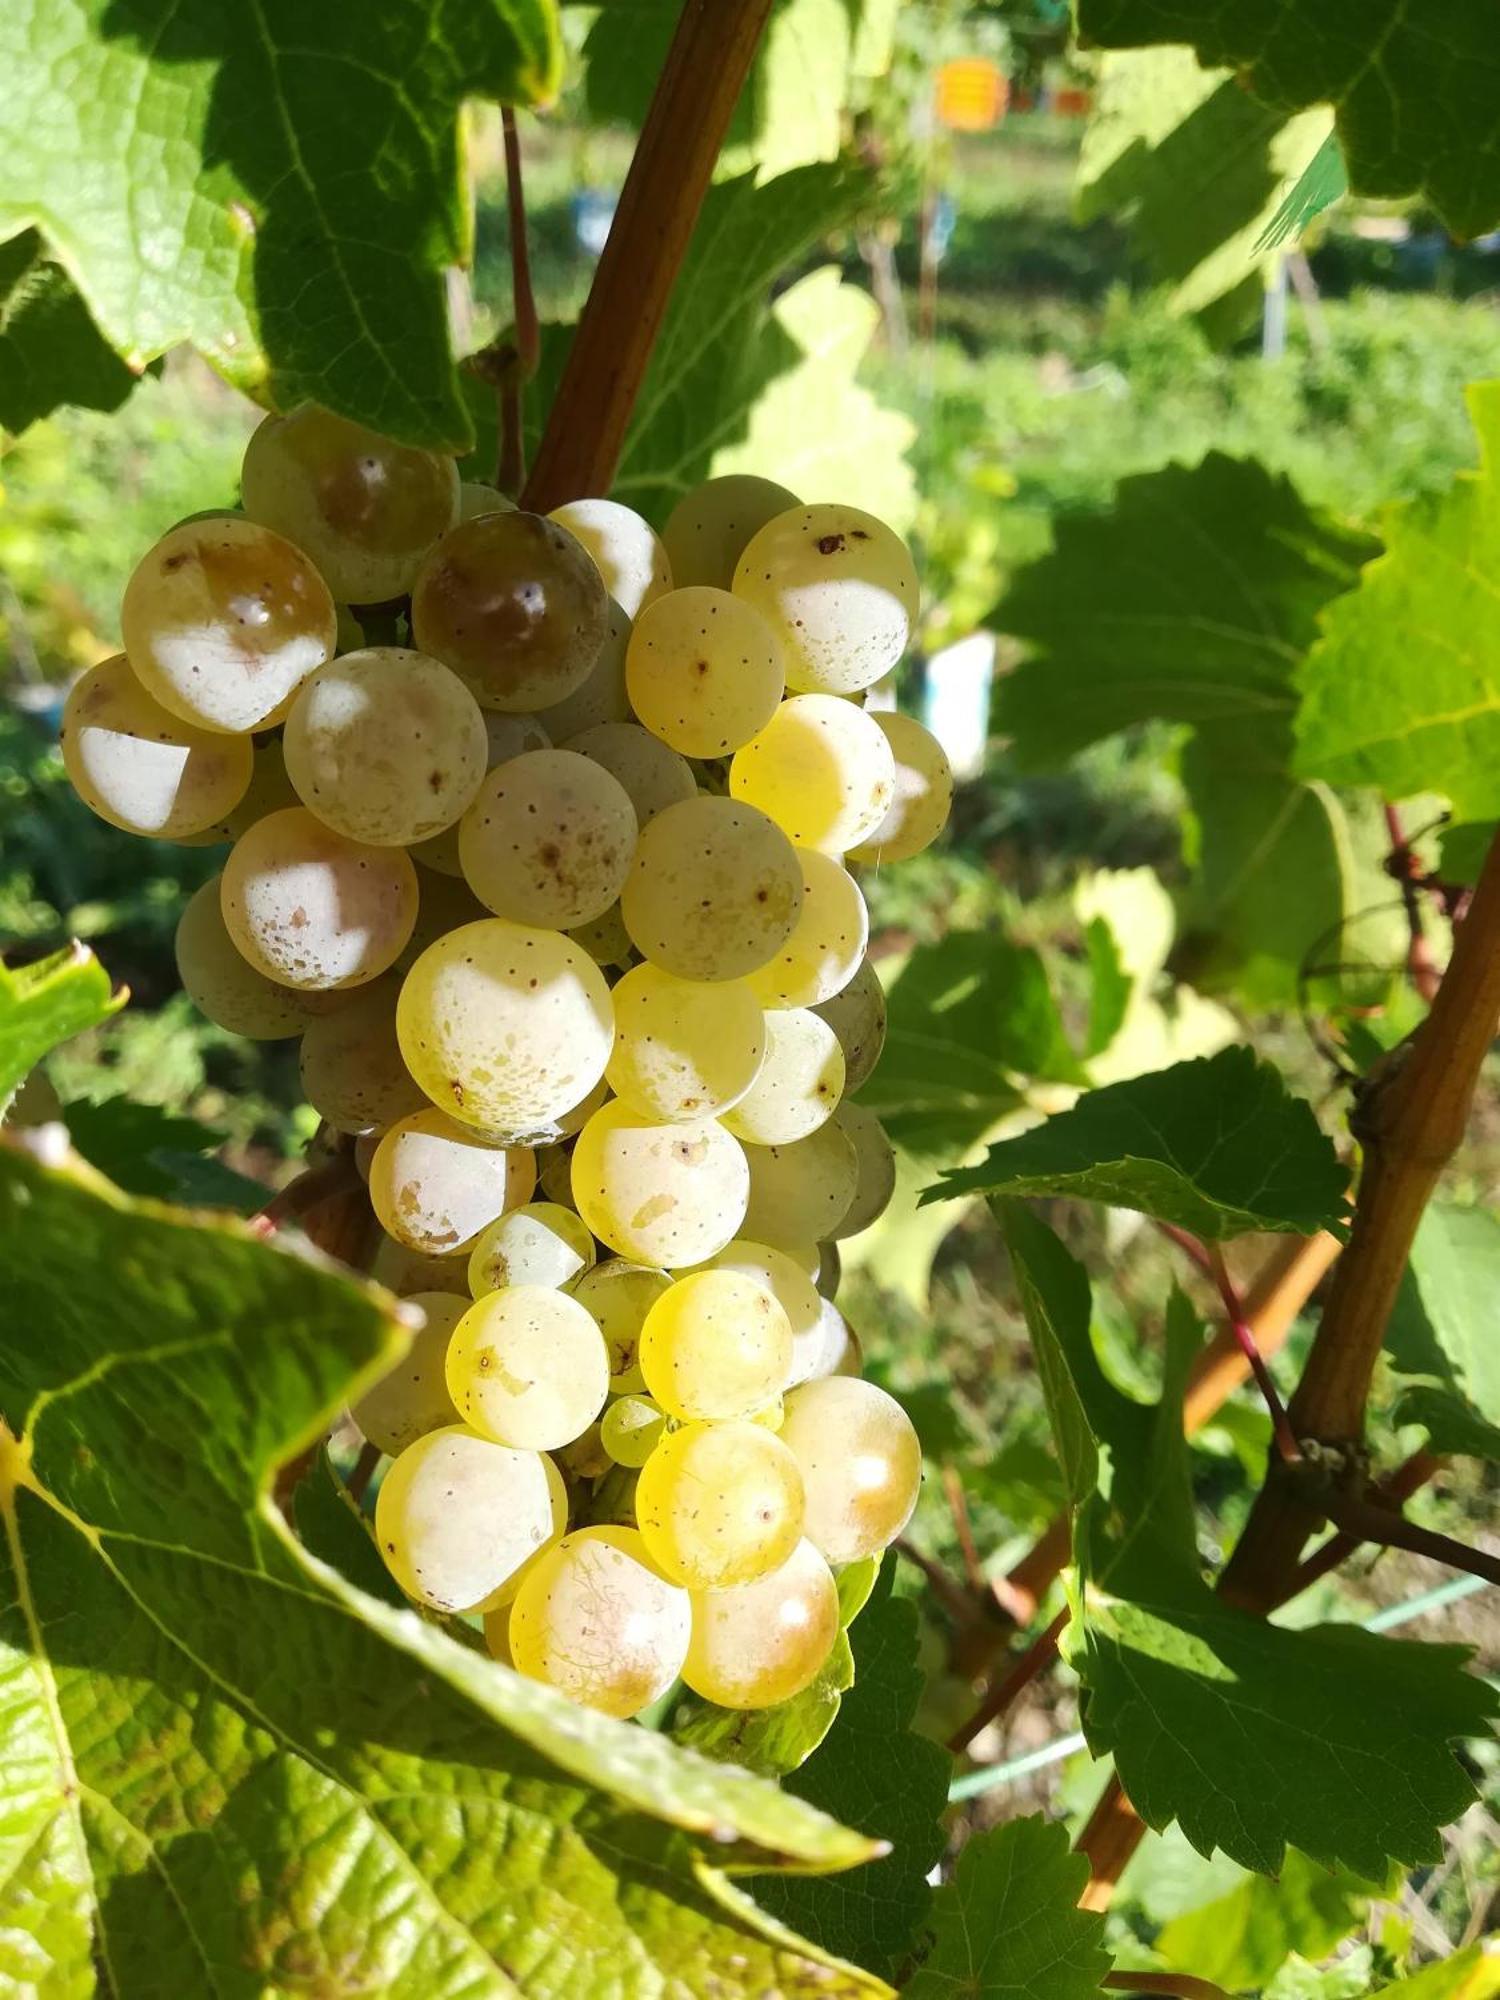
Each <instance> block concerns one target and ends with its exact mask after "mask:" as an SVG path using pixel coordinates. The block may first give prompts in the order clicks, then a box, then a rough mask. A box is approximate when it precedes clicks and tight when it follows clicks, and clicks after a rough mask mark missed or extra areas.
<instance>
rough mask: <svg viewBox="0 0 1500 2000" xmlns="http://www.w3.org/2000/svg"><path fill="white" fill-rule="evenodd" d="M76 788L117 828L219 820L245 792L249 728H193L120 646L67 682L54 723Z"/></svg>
mask: <svg viewBox="0 0 1500 2000" xmlns="http://www.w3.org/2000/svg"><path fill="white" fill-rule="evenodd" d="M58 742H59V744H60V746H61V749H62V760H63V768H64V770H65V771H66V772H67V774H68V779H69V782H70V783H71V784H72V787H73V789H74V791H75V792H77V794H78V796H79V798H81V799H82V800H83V802H84V804H85V805H86V806H87V807H88V808H89V809H90V811H92V812H96V813H97V814H98V815H99V817H100V819H103V820H108V822H109V824H110V825H111V826H117V827H119V828H120V830H121V831H122V832H124V833H142V834H150V835H152V836H154V837H155V838H157V839H159V840H180V839H182V838H183V837H184V836H185V835H191V834H195V833H202V832H204V831H205V830H206V829H207V828H210V827H212V826H213V825H214V824H215V822H216V821H219V820H222V819H223V818H224V816H225V815H226V814H227V813H229V812H231V811H232V810H233V809H234V807H235V805H236V804H237V803H238V801H239V800H240V799H241V798H242V797H243V796H244V793H245V790H246V788H247V787H248V785H249V783H250V773H251V767H252V765H253V762H254V754H255V753H254V751H253V750H252V749H251V746H250V741H249V738H248V737H244V736H225V735H224V734H223V733H222V731H219V730H209V729H200V728H198V727H197V726H196V725H195V724H193V723H191V722H184V721H183V720H182V718H181V717H180V716H178V715H174V714H173V713H172V712H171V710H170V709H166V708H163V707H162V705H161V703H160V702H159V701H157V700H156V699H155V698H154V697H153V696H151V695H149V694H147V692H146V690H145V688H143V687H142V686H141V683H140V682H139V681H138V680H137V679H136V677H135V675H134V674H133V673H132V672H131V671H130V663H129V661H128V660H127V659H126V658H125V655H124V654H123V653H116V654H115V655H114V657H113V658H112V659H108V660H101V661H100V662H99V664H98V666H97V667H90V668H89V670H88V672H87V673H86V674H84V675H82V676H81V677H80V678H79V679H78V680H76V681H75V682H74V683H73V686H72V689H71V690H70V692H69V694H68V699H67V702H66V704H65V706H64V708H63V714H62V725H61V728H60V729H59V731H58Z"/></svg>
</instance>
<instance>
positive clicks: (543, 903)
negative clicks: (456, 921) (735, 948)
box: [458, 750, 636, 930]
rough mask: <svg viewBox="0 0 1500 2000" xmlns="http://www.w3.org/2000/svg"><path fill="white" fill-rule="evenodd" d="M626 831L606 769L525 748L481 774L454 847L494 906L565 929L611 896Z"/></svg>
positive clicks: (616, 889) (567, 754)
mask: <svg viewBox="0 0 1500 2000" xmlns="http://www.w3.org/2000/svg"><path fill="white" fill-rule="evenodd" d="M635 836H636V818H635V810H634V808H633V807H632V805H631V803H630V800H629V798H628V797H627V796H626V794H625V791H624V789H623V787H622V786H621V785H620V784H619V783H618V782H617V781H616V780H615V779H614V778H612V777H611V776H610V774H609V772H608V771H606V770H604V769H603V768H602V767H601V766H600V765H598V764H596V763H593V762H591V761H590V759H589V758H587V757H580V756H579V755H578V754H577V753H576V752H574V751H572V750H529V751H527V752H525V753H524V754H523V755H522V756H519V757H512V758H511V759H510V760H509V761H508V762H507V763H505V764H502V765H501V766H500V767H499V768H498V769H496V770H494V771H491V772H490V774H489V776H488V777H487V778H486V779H485V780H484V782H483V784H482V785H481V786H480V788H479V795H478V797H477V798H476V799H475V800H474V803H473V804H472V805H471V806H470V808H469V810H468V811H467V812H466V813H465V814H464V816H463V823H462V825H461V826H460V828H459V833H458V853H459V859H460V861H461V862H462V863H463V871H464V878H465V880H466V881H467V882H468V884H469V886H470V888H472V889H473V891H474V893H475V894H476V895H477V896H478V897H479V899H480V901H481V902H483V903H485V904H487V905H488V907H489V908H490V909H492V910H493V911H494V912H495V914H496V915H497V916H501V917H506V918H508V919H509V920H510V921H511V922H512V923H518V924H537V925H542V926H545V927H547V928H549V929H555V930H566V929H568V927H569V926H570V925H573V924H582V923H587V922H588V921H589V920H590V918H593V917H601V916H603V914H604V912H605V911H606V910H607V909H608V908H609V907H610V905H611V904H612V903H614V902H616V901H617V900H618V898H619V894H620V891H621V889H622V888H623V887H624V885H625V877H626V876H627V875H628V874H629V872H630V863H631V857H632V856H633V855H634V853H635Z"/></svg>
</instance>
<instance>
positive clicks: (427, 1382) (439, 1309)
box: [349, 1292, 468, 1458]
mask: <svg viewBox="0 0 1500 2000" xmlns="http://www.w3.org/2000/svg"><path fill="white" fill-rule="evenodd" d="M407 1304H408V1305H414V1306H419V1307H420V1308H421V1310H422V1312H423V1313H424V1314H425V1315H426V1319H425V1323H424V1324H423V1326H422V1327H421V1329H420V1330H419V1331H418V1332H417V1333H415V1334H413V1336H412V1343H411V1346H410V1347H409V1348H408V1349H407V1351H406V1353H405V1354H404V1355H402V1357H401V1359H400V1360H399V1361H398V1362H397V1363H396V1365H395V1367H394V1368H392V1369H390V1370H389V1371H388V1372H387V1373H386V1374H384V1375H382V1376H381V1378H380V1380H379V1381H378V1382H377V1383H375V1384H374V1386H373V1387H372V1388H369V1389H367V1390H366V1391H365V1393H364V1394H363V1395H362V1396H361V1397H360V1399H359V1401H358V1402H357V1403H355V1404H353V1405H352V1407H351V1408H350V1411H349V1414H350V1416H351V1417H353V1419H354V1421H355V1423H357V1424H358V1425H359V1428H360V1430H361V1431H362V1432H363V1433H364V1435H365V1436H366V1437H367V1438H368V1439H369V1441H370V1443H371V1444H373V1445H374V1446H375V1447H376V1449H377V1450H378V1451H383V1452H386V1453H388V1454H389V1455H390V1457H392V1458H395V1457H397V1456H398V1455H399V1454H400V1453H401V1452H403V1451H405V1449H406V1447H407V1446H408V1445H409V1444H415V1443H416V1441H417V1439H418V1438H419V1437H425V1436H426V1435H427V1433H428V1432H429V1431H435V1430H440V1429H442V1428H443V1426H444V1425H448V1424H456V1423H457V1422H458V1412H457V1410H455V1409H454V1407H453V1398H452V1397H451V1396H450V1395H449V1394H448V1384H447V1380H446V1378H445V1377H444V1374H443V1365H444V1360H445V1358H446V1356H447V1353H448V1340H449V1336H450V1335H451V1334H452V1332H453V1329H454V1327H456V1326H457V1325H458V1322H459V1320H460V1319H461V1318H462V1317H463V1315H464V1313H465V1312H466V1311H467V1309H468V1308H467V1304H466V1301H465V1300H463V1299H461V1298H455V1297H453V1296H452V1295H451V1294H449V1293H447V1292H416V1293H413V1294H410V1295H409V1296H408V1298H407Z"/></svg>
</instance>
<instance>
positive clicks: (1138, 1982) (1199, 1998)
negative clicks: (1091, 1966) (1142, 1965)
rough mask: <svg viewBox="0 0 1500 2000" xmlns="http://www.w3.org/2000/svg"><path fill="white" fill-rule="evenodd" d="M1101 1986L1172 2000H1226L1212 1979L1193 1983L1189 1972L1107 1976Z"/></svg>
mask: <svg viewBox="0 0 1500 2000" xmlns="http://www.w3.org/2000/svg"><path fill="white" fill-rule="evenodd" d="M1104 1984H1105V1985H1106V1986H1107V1987H1109V1988H1110V1989H1111V1991H1113V1992H1117V1993H1166V1994H1170V1995H1173V1996H1175V2000H1229V1995H1228V1994H1227V1993H1226V1992H1225V1990H1224V1988H1223V1987H1222V1986H1215V1984H1214V1983H1213V1981H1212V1980H1211V1979H1195V1978H1194V1977H1193V1975H1192V1974H1191V1973H1190V1972H1107V1973H1106V1974H1105V1975H1104Z"/></svg>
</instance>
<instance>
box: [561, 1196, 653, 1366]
mask: <svg viewBox="0 0 1500 2000" xmlns="http://www.w3.org/2000/svg"><path fill="white" fill-rule="evenodd" d="M579 1226H580V1227H582V1225H581V1224H580V1225H579ZM671 1285H672V1280H671V1279H670V1278H669V1277H668V1276H667V1274H666V1272H665V1271H653V1270H652V1269H651V1268H650V1266H649V1265H646V1264H629V1263H627V1262H626V1261H625V1259H624V1258H623V1257H609V1258H606V1259H605V1261H604V1262H603V1263H602V1264H595V1265H594V1267H593V1268H592V1270H588V1271H585V1272H584V1273H583V1274H582V1276H581V1277H577V1278H574V1279H573V1280H572V1281H571V1282H570V1284H569V1286H568V1290H569V1291H570V1292H571V1293H572V1295H573V1297H574V1298H575V1299H577V1301H578V1303H579V1304H580V1305H581V1306H582V1307H583V1309H584V1311H585V1312H586V1313H588V1314H589V1315H590V1317H591V1318H592V1319H593V1321H594V1324H595V1325H596V1326H597V1327H598V1329H599V1331H600V1332H601V1333H602V1334H603V1335H604V1344H605V1346H606V1347H607V1348H608V1349H609V1386H610V1389H611V1391H612V1392H613V1394H615V1395H616V1396H622V1395H625V1394H626V1393H627V1392H633V1391H635V1390H637V1389H642V1388H644V1387H645V1383H646V1378H645V1376H644V1375H643V1374H642V1373H641V1363H640V1347H641V1328H642V1327H643V1326H644V1325H645V1324H646V1315H647V1313H649V1312H650V1310H651V1308H652V1307H653V1306H654V1305H655V1304H656V1302H657V1300H658V1299H659V1298H661V1297H663V1296H664V1295H665V1293H667V1292H668V1291H669V1290H670V1289H671Z"/></svg>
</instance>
